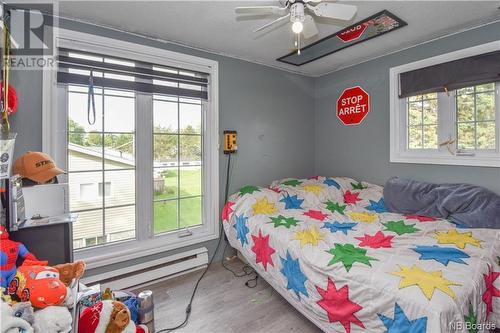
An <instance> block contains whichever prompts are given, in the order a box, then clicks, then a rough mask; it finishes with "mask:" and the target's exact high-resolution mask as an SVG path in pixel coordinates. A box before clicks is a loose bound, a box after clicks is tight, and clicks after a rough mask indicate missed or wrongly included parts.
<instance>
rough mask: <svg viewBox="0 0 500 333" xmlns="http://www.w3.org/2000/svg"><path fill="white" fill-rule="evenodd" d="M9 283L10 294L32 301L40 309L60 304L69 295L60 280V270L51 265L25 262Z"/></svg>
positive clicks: (24, 300) (22, 299)
mask: <svg viewBox="0 0 500 333" xmlns="http://www.w3.org/2000/svg"><path fill="white" fill-rule="evenodd" d="M9 285H10V287H9V294H10V295H12V296H13V297H17V298H18V299H20V300H21V301H23V302H28V301H29V302H31V305H33V307H35V308H38V309H43V308H45V307H47V306H50V305H60V304H62V303H63V302H64V300H65V299H66V296H67V287H66V286H65V285H64V283H62V282H61V280H59V272H58V271H57V269H55V268H53V267H49V266H38V265H34V266H31V265H25V264H23V265H21V266H19V267H18V269H17V272H16V275H15V276H14V278H13V279H12V281H11V283H10V284H9Z"/></svg>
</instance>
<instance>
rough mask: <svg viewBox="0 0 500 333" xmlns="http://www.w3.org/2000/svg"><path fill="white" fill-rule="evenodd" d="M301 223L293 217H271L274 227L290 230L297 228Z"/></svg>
mask: <svg viewBox="0 0 500 333" xmlns="http://www.w3.org/2000/svg"><path fill="white" fill-rule="evenodd" d="M298 222H299V221H298V220H296V219H294V218H293V217H289V218H286V217H284V216H283V215H279V216H278V217H271V222H269V223H274V227H275V228H277V227H285V228H287V229H290V227H291V226H296V225H297V223H298Z"/></svg>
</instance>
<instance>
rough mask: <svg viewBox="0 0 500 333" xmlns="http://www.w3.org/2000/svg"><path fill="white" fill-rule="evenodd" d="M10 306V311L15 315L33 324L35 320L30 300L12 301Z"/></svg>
mask: <svg viewBox="0 0 500 333" xmlns="http://www.w3.org/2000/svg"><path fill="white" fill-rule="evenodd" d="M11 306H12V312H13V314H14V316H15V317H17V318H21V319H24V320H25V321H26V322H28V324H30V325H33V322H34V321H35V316H34V313H35V311H34V310H33V307H32V306H31V303H30V302H19V303H14V304H12V305H11Z"/></svg>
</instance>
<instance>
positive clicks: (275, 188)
mask: <svg viewBox="0 0 500 333" xmlns="http://www.w3.org/2000/svg"><path fill="white" fill-rule="evenodd" d="M269 189H270V190H271V191H273V192H276V193H281V190H280V189H279V188H278V187H270V188H269Z"/></svg>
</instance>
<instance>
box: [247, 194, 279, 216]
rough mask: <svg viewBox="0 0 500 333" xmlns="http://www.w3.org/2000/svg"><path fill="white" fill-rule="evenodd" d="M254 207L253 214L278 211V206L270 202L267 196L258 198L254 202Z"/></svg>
mask: <svg viewBox="0 0 500 333" xmlns="http://www.w3.org/2000/svg"><path fill="white" fill-rule="evenodd" d="M252 209H253V215H259V214H264V215H271V214H274V213H275V212H276V207H275V206H274V204H273V203H272V202H269V201H268V200H267V197H263V198H260V199H257V200H256V201H255V203H254V204H253V206H252Z"/></svg>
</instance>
